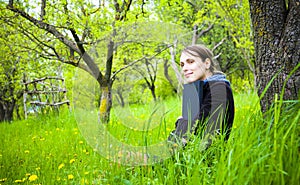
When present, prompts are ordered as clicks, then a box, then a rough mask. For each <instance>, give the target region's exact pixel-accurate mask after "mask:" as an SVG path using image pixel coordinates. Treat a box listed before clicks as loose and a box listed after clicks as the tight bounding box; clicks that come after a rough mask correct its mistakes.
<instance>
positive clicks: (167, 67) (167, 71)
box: [164, 60, 177, 94]
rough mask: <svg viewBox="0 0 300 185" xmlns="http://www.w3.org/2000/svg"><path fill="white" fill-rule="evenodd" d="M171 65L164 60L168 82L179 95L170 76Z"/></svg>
mask: <svg viewBox="0 0 300 185" xmlns="http://www.w3.org/2000/svg"><path fill="white" fill-rule="evenodd" d="M169 66H170V65H169V64H168V60H164V75H165V77H166V79H167V80H168V82H169V84H170V85H171V87H172V89H173V92H175V93H176V94H177V89H176V88H175V86H174V82H173V80H172V78H171V77H170V75H169Z"/></svg>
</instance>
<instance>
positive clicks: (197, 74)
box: [168, 45, 234, 148]
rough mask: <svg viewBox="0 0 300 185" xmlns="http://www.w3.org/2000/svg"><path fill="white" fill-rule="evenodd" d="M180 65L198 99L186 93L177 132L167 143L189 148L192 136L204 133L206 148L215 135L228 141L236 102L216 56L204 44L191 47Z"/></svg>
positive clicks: (184, 53)
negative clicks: (215, 58)
mask: <svg viewBox="0 0 300 185" xmlns="http://www.w3.org/2000/svg"><path fill="white" fill-rule="evenodd" d="M180 66H181V70H182V73H183V75H184V79H185V81H186V84H185V88H187V87H188V85H191V84H192V85H194V88H196V90H197V91H196V92H197V93H198V95H197V96H196V97H198V98H199V100H197V99H195V98H193V97H195V96H193V94H192V93H191V92H188V91H185V90H184V93H183V115H182V117H180V118H179V119H178V120H177V121H176V124H175V125H176V129H175V130H174V131H173V132H172V133H171V135H170V136H169V138H168V140H169V141H171V142H176V143H177V144H181V145H186V144H187V142H188V135H189V134H199V133H202V134H203V137H204V139H203V142H206V144H205V148H206V147H208V146H209V145H210V144H211V139H212V138H213V137H214V136H215V135H216V134H224V135H225V139H228V138H229V134H230V130H231V127H232V124H233V119H234V100H233V95H232V90H231V87H230V83H229V81H228V80H227V79H226V78H225V75H224V74H223V73H222V72H220V71H218V70H217V69H216V64H215V62H214V60H213V53H212V52H211V51H210V50H209V49H208V48H207V47H205V46H203V45H192V46H188V47H186V48H185V49H184V50H183V51H182V54H181V57H180ZM194 92H195V91H194ZM188 97H190V98H188ZM198 102H199V103H198Z"/></svg>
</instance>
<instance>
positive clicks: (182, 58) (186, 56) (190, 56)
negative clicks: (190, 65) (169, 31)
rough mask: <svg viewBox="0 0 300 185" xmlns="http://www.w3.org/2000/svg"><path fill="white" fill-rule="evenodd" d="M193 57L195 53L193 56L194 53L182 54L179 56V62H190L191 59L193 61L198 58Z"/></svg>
mask: <svg viewBox="0 0 300 185" xmlns="http://www.w3.org/2000/svg"><path fill="white" fill-rule="evenodd" d="M195 55H196V53H195V54H194V53H192V54H191V53H186V52H183V53H182V54H181V56H180V61H181V62H185V61H187V60H191V59H193V60H195V59H197V58H199V57H197V56H195Z"/></svg>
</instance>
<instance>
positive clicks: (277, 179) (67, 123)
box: [0, 93, 300, 184]
mask: <svg viewBox="0 0 300 185" xmlns="http://www.w3.org/2000/svg"><path fill="white" fill-rule="evenodd" d="M257 101H258V98H257V96H256V95H255V94H254V93H245V94H238V95H235V102H236V111H235V113H236V116H235V121H234V129H233V131H232V134H231V137H230V139H229V140H228V142H224V141H222V140H221V139H220V138H217V139H216V140H215V141H214V142H213V144H212V146H211V147H210V148H209V149H207V150H205V151H202V150H199V142H200V140H199V139H198V138H195V140H193V142H191V143H190V145H188V146H187V147H186V148H185V149H184V150H182V151H180V152H179V153H177V154H176V155H174V156H173V157H172V158H169V159H167V160H165V161H162V162H160V163H157V164H154V165H151V166H142V167H128V166H122V165H119V164H116V163H113V162H111V161H108V160H106V159H104V158H103V157H101V155H99V153H98V152H97V151H95V150H94V149H93V148H92V147H91V146H90V145H88V144H87V142H86V140H85V138H84V137H83V136H82V135H81V131H80V129H79V128H78V125H77V122H76V119H75V117H74V115H73V112H69V111H62V112H61V114H59V115H57V114H53V115H44V116H40V117H33V118H30V119H28V120H23V121H15V122H13V123H2V124H0V131H1V135H0V139H1V144H0V184H16V183H20V184H297V183H299V179H300V169H299V167H298V166H299V164H300V152H299V148H300V137H299V133H300V127H299V116H300V115H299V114H300V113H299V103H298V104H296V103H294V105H292V106H284V108H283V109H282V111H281V112H280V114H279V113H278V111H271V114H269V115H268V116H266V117H264V118H263V116H262V115H261V113H260V111H259V107H258V105H259V104H258V103H257ZM164 104H165V109H164V110H165V111H166V112H167V113H166V114H165V115H164V119H162V120H161V119H160V122H159V123H160V125H159V127H157V128H153V129H152V130H151V132H145V131H140V130H134V129H130V128H126V125H127V122H126V121H127V120H126V119H125V116H127V115H128V114H129V113H128V108H126V109H124V110H123V111H124V112H122V110H121V109H115V110H113V111H112V119H111V123H110V124H109V126H108V129H109V130H110V132H111V133H112V134H113V135H114V136H115V137H117V138H118V139H120V140H123V142H126V143H129V144H133V145H134V144H135V145H142V144H143V142H141V141H142V140H143V138H144V137H147V138H149V140H151V142H153V143H155V142H157V141H160V140H162V139H165V138H166V137H167V136H168V132H170V131H171V130H172V129H173V127H174V122H175V120H176V119H177V117H178V116H179V114H180V104H181V103H180V102H179V100H178V98H172V99H169V100H166V101H165V102H164ZM295 104H296V105H295ZM284 105H285V103H284ZM153 107H154V108H153ZM178 107H179V108H178ZM129 108H130V113H131V114H133V115H134V117H136V118H137V121H141V123H140V124H145V123H148V122H149V121H148V120H149V118H150V115H151V113H153V112H155V111H154V110H155V105H149V106H146V105H140V106H132V107H129ZM126 112H127V113H126ZM149 114H150V115H149ZM276 114H277V115H276ZM152 115H153V116H152V118H153V119H154V120H158V119H159V117H161V114H152ZM274 117H276V126H275V125H274ZM277 117H278V118H277ZM129 118H130V117H129ZM131 118H132V117H131ZM131 118H130V119H131ZM124 120H125V122H123V123H122V121H124ZM124 123H126V124H125V125H124ZM153 123H154V122H153ZM142 128H143V127H141V129H142ZM150 133H151V134H152V135H150Z"/></svg>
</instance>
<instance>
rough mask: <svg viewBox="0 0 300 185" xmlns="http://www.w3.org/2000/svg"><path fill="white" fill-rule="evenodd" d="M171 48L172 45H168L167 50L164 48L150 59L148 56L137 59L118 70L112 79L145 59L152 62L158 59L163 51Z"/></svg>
mask: <svg viewBox="0 0 300 185" xmlns="http://www.w3.org/2000/svg"><path fill="white" fill-rule="evenodd" d="M170 47H172V45H167V46H166V47H165V48H163V49H162V50H160V51H158V52H157V53H155V54H154V55H152V56H151V57H149V58H148V57H146V56H144V57H142V58H139V59H137V60H135V61H133V62H131V63H129V64H128V65H126V66H124V67H122V68H120V69H119V70H117V71H116V72H114V73H113V75H112V77H111V78H112V79H115V78H116V76H117V74H118V73H120V72H122V71H123V70H125V69H127V68H129V67H131V66H133V65H134V64H136V63H138V62H140V61H142V60H144V59H148V60H151V59H153V58H154V57H156V56H157V55H159V54H160V53H162V52H163V51H165V50H166V49H168V48H170Z"/></svg>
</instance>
